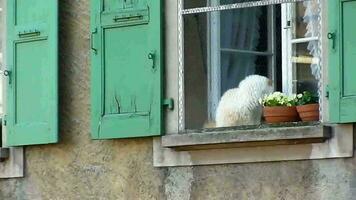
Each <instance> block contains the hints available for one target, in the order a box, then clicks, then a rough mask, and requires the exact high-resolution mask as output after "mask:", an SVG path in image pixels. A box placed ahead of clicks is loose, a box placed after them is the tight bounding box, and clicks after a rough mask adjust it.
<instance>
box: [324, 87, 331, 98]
mask: <svg viewBox="0 0 356 200" xmlns="http://www.w3.org/2000/svg"><path fill="white" fill-rule="evenodd" d="M329 95H330V89H329V85H326V87H325V97H326V98H329Z"/></svg>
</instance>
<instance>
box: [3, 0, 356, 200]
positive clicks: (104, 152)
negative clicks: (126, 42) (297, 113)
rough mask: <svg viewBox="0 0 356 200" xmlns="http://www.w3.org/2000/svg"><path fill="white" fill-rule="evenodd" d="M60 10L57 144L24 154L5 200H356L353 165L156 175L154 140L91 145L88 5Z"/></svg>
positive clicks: (298, 164) (83, 1)
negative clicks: (20, 171)
mask: <svg viewBox="0 0 356 200" xmlns="http://www.w3.org/2000/svg"><path fill="white" fill-rule="evenodd" d="M59 3H60V51H59V52H60V59H59V60H60V84H59V85H60V136H61V142H60V143H59V144H55V145H45V146H33V147H26V149H25V152H26V167H25V177H24V178H19V179H9V180H0V199H1V200H8V199H20V200H25V199H31V200H32V199H64V200H67V199H68V200H74V199H144V200H146V199H147V200H149V199H174V200H186V199H204V200H205V199H251V200H252V199H256V200H261V199H271V200H275V199H280V200H282V199H286V200H290V199H303V200H309V199H310V200H318V199H323V200H324V199H330V200H338V199H340V200H345V199H346V200H348V199H356V159H334V160H320V161H295V162H274V163H258V164H239V165H219V166H206V167H179V168H154V167H153V166H152V165H153V164H152V139H131V140H112V141H93V140H91V139H90V132H89V131H90V130H89V123H90V119H89V116H90V115H89V114H90V100H89V81H90V67H89V51H88V49H89V12H88V10H89V1H88V0H75V1H73V0H72V1H59Z"/></svg>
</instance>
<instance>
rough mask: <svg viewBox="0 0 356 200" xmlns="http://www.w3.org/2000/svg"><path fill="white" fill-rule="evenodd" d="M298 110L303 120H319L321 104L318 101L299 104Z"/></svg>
mask: <svg viewBox="0 0 356 200" xmlns="http://www.w3.org/2000/svg"><path fill="white" fill-rule="evenodd" d="M297 111H298V113H299V117H300V118H301V119H302V121H303V122H310V121H318V120H319V104H317V103H316V104H307V105H302V106H297Z"/></svg>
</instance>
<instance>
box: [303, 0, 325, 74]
mask: <svg viewBox="0 0 356 200" xmlns="http://www.w3.org/2000/svg"><path fill="white" fill-rule="evenodd" d="M303 4H304V7H305V8H306V10H305V15H304V18H303V20H304V23H306V24H307V32H306V34H305V37H319V36H320V27H319V21H320V14H319V13H320V8H319V4H318V2H317V1H315V0H313V1H305V2H304V3H303ZM308 50H309V52H310V55H312V56H313V57H314V59H317V60H320V53H321V52H320V49H319V40H315V41H311V42H309V44H308ZM310 67H311V71H312V74H313V76H314V77H315V78H316V79H317V80H320V74H321V73H320V70H321V69H320V64H319V63H312V64H311V65H310Z"/></svg>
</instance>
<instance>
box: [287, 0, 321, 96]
mask: <svg viewBox="0 0 356 200" xmlns="http://www.w3.org/2000/svg"><path fill="white" fill-rule="evenodd" d="M281 9H282V27H281V28H282V29H281V30H282V50H283V51H282V86H283V87H282V91H283V92H284V93H286V94H289V95H291V94H295V93H296V91H297V87H296V84H295V83H296V82H297V80H296V79H297V77H296V71H297V70H296V66H295V65H294V64H293V63H294V62H299V61H298V59H297V57H293V45H296V44H300V43H307V42H311V41H318V40H319V38H318V37H304V38H293V33H295V31H296V30H295V28H296V26H295V24H293V23H294V22H295V19H294V18H295V16H293V15H295V13H294V12H293V11H294V10H295V5H294V4H282V7H281ZM312 63H319V59H317V58H313V59H312Z"/></svg>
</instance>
